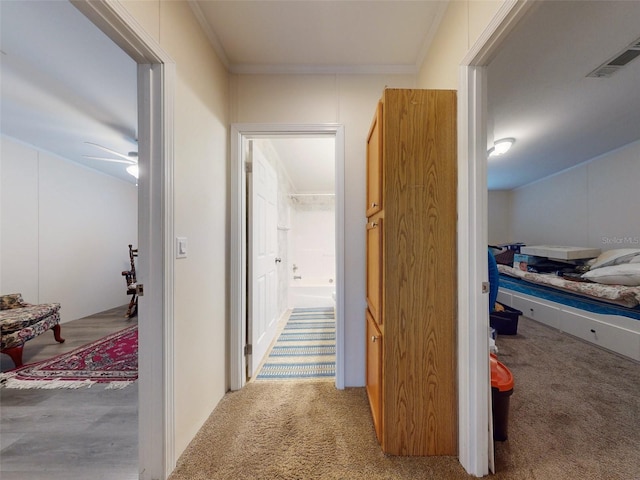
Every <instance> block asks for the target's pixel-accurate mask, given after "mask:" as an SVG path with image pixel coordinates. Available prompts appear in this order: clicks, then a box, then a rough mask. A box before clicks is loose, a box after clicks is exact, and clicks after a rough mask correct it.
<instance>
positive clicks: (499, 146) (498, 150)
mask: <svg viewBox="0 0 640 480" xmlns="http://www.w3.org/2000/svg"><path fill="white" fill-rule="evenodd" d="M515 141H516V139H515V138H502V139H500V140H496V141H495V142H493V147H491V148H490V149H489V151H488V152H487V153H488V154H489V157H497V156H499V155H504V154H505V153H507V151H508V150H509V149H510V148H511V145H513V144H514V143H515Z"/></svg>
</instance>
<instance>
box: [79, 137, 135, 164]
mask: <svg viewBox="0 0 640 480" xmlns="http://www.w3.org/2000/svg"><path fill="white" fill-rule="evenodd" d="M84 143H86V144H87V145H92V146H94V147H96V148H99V149H100V150H103V151H105V152H108V153H110V154H111V155H115V156H116V157H118V158H109V157H97V156H94V155H83V157H84V158H91V159H93V160H102V161H105V162H115V163H126V164H129V165H136V164H137V163H138V152H129V153H127V154H126V155H125V154H122V153H120V152H116V151H115V150H111V149H110V148H107V147H103V146H102V145H98V144H97V143H93V142H84Z"/></svg>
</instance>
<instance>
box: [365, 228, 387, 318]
mask: <svg viewBox="0 0 640 480" xmlns="http://www.w3.org/2000/svg"><path fill="white" fill-rule="evenodd" d="M382 278H383V277H382V218H380V217H378V218H373V219H370V220H369V221H368V222H367V306H368V307H369V311H370V313H371V315H372V317H373V319H374V320H375V321H376V323H377V324H378V325H382V322H383V318H382Z"/></svg>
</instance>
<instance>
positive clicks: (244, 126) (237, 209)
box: [229, 123, 344, 390]
mask: <svg viewBox="0 0 640 480" xmlns="http://www.w3.org/2000/svg"><path fill="white" fill-rule="evenodd" d="M313 134H324V135H333V136H334V137H335V162H336V183H335V188H336V388H338V389H343V388H344V126H343V125H341V124H331V123H328V124H267V123H234V124H232V125H231V138H230V141H231V159H230V163H231V166H230V170H231V172H230V173H231V228H230V247H231V258H230V281H231V285H230V302H229V303H230V327H229V332H230V354H229V363H230V366H229V368H230V371H229V374H230V386H231V390H240V389H241V388H242V387H243V386H244V385H245V383H246V373H245V372H246V357H245V355H244V345H245V338H246V323H245V319H246V317H247V291H246V280H247V278H246V277H247V273H246V272H247V256H246V251H247V241H246V224H245V218H246V214H247V205H246V172H245V169H244V165H243V161H242V160H243V151H242V145H243V142H244V140H245V139H247V138H251V137H258V136H275V135H313Z"/></svg>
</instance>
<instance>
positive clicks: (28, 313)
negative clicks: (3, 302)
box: [0, 303, 60, 335]
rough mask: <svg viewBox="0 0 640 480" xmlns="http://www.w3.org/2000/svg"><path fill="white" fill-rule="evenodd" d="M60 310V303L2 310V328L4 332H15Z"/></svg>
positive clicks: (0, 325) (0, 318)
mask: <svg viewBox="0 0 640 480" xmlns="http://www.w3.org/2000/svg"><path fill="white" fill-rule="evenodd" d="M59 310H60V304H59V303H42V304H40V305H29V306H26V307H22V308H14V309H12V310H5V311H3V312H0V328H1V329H2V334H3V335H4V334H5V333H10V332H15V331H17V330H22V329H23V328H27V327H30V326H32V325H33V324H34V323H38V322H39V321H40V320H42V319H43V318H46V317H48V316H49V315H53V314H54V313H57V312H58V311H59Z"/></svg>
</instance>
